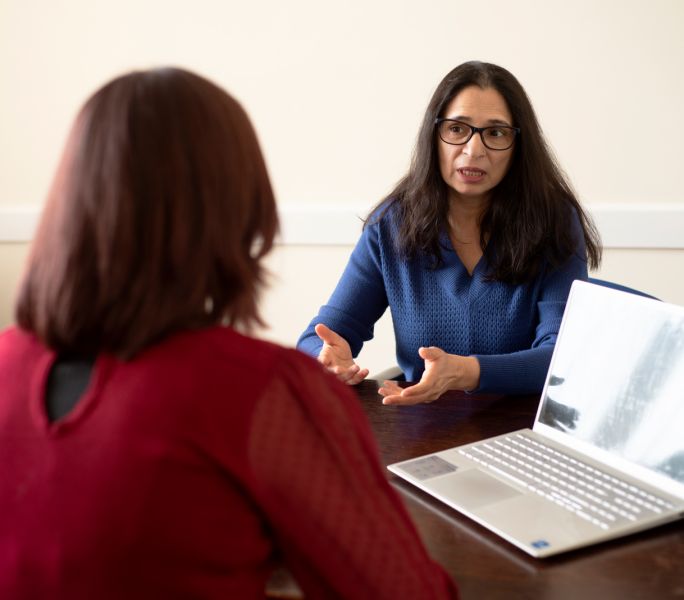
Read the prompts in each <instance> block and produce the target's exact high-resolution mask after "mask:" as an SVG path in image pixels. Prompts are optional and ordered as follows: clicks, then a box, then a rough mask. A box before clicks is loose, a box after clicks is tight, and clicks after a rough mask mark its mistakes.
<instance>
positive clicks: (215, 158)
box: [16, 68, 278, 358]
mask: <svg viewBox="0 0 684 600" xmlns="http://www.w3.org/2000/svg"><path fill="white" fill-rule="evenodd" d="M277 228H278V221H277V214H276V208H275V201H274V198H273V193H272V190H271V185H270V182H269V179H268V175H267V172H266V167H265V164H264V160H263V158H262V155H261V151H260V149H259V145H258V142H257V139H256V135H255V133H254V130H253V129H252V126H251V124H250V122H249V118H248V117H247V115H246V113H245V112H244V110H243V109H242V108H241V106H240V105H239V104H238V103H237V102H236V101H235V100H234V99H233V98H232V97H231V96H230V95H229V94H227V93H226V92H225V91H224V90H222V89H221V88H219V87H218V86H216V85H214V84H213V83H212V82H210V81H208V80H207V79H204V78H202V77H200V76H198V75H196V74H193V73H190V72H188V71H185V70H182V69H176V68H163V69H154V70H149V71H142V72H133V73H130V74H127V75H124V76H122V77H118V78H117V79H114V80H113V81H111V82H110V83H108V84H106V85H105V86H104V87H102V88H101V89H100V90H99V91H97V92H96V93H95V94H94V95H93V96H92V97H91V98H90V99H89V100H88V101H87V102H86V104H85V106H84V107H83V109H82V110H81V112H80V113H79V115H78V117H77V119H76V122H75V124H74V126H73V128H72V131H71V134H70V136H69V140H68V142H67V145H66V149H65V151H64V155H63V157H62V161H61V164H60V167H59V169H58V172H57V175H56V177H55V180H54V182H53V185H52V189H51V191H50V194H49V196H48V201H47V204H46V207H45V210H44V212H43V216H42V219H41V223H40V226H39V228H38V232H37V235H36V238H35V241H34V244H33V248H32V252H31V256H30V258H29V263H28V268H27V271H26V274H25V277H24V281H23V283H22V286H21V288H20V291H19V296H18V300H17V306H16V317H17V322H18V324H19V326H20V327H22V328H23V329H26V330H28V331H31V332H34V333H35V334H36V335H37V336H38V337H39V338H40V339H41V340H42V341H43V342H44V343H45V344H46V345H47V346H49V347H51V348H53V349H55V350H56V351H57V352H59V353H69V354H77V355H93V354H96V353H98V352H100V351H107V352H112V353H114V354H117V355H119V356H121V357H123V358H128V357H131V356H133V355H134V354H135V353H137V352H138V351H140V350H142V349H143V348H145V347H147V346H149V345H151V344H153V343H154V342H156V341H158V340H160V339H161V338H163V337H164V336H166V335H168V334H170V333H172V332H175V331H179V330H184V329H192V328H199V327H205V326H210V325H215V324H217V323H219V322H221V321H224V322H227V323H229V324H232V325H240V326H243V327H245V328H247V329H249V327H251V326H252V325H253V324H254V323H255V322H256V323H260V322H261V321H260V318H259V315H258V311H257V306H256V302H257V295H258V289H259V287H260V285H261V284H262V283H263V278H264V273H263V269H262V267H261V264H260V259H261V258H262V257H263V256H264V255H265V254H266V253H267V252H268V251H269V250H270V248H271V246H272V244H273V238H274V235H275V234H276V232H277Z"/></svg>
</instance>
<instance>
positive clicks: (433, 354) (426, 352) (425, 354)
mask: <svg viewBox="0 0 684 600" xmlns="http://www.w3.org/2000/svg"><path fill="white" fill-rule="evenodd" d="M444 354H446V353H445V352H444V350H442V349H440V348H436V347H435V346H430V347H429V348H418V356H420V357H421V358H422V359H423V360H437V359H438V358H440V357H442V356H443V355H444Z"/></svg>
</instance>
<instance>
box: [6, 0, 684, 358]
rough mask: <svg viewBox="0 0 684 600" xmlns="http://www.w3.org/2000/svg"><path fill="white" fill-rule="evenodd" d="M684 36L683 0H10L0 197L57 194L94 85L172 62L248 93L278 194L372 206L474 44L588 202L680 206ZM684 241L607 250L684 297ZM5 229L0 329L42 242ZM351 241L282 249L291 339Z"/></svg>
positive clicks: (271, 315) (615, 269)
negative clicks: (62, 162) (525, 103)
mask: <svg viewBox="0 0 684 600" xmlns="http://www.w3.org/2000/svg"><path fill="white" fill-rule="evenodd" d="M683 31H684V2H682V1H681V0H651V1H649V2H642V1H641V0H602V1H596V0H574V1H572V2H568V1H567V0H546V1H542V0H516V1H515V2H511V1H510V0H489V1H488V2H486V3H483V2H480V3H476V4H473V3H472V2H471V1H469V0H468V1H466V0H426V1H424V2H415V1H414V0H373V1H368V0H350V1H348V2H327V1H325V0H288V1H287V2H276V1H271V2H268V1H265V0H255V1H253V2H244V1H240V2H237V1H230V0H195V1H194V2H186V1H185V0H118V1H117V2H93V1H92V0H60V1H59V2H46V1H41V0H0V89H2V94H0V209H1V208H3V207H6V208H9V207H17V206H19V207H22V206H39V205H40V204H41V203H42V199H43V197H44V194H45V191H46V189H47V186H48V184H49V180H50V177H51V175H52V172H53V169H54V167H55V164H56V161H57V158H58V155H59V152H60V148H61V145H62V143H63V139H64V136H65V133H66V131H67V128H68V126H69V124H70V121H71V119H72V118H73V115H74V114H75V112H76V110H77V109H78V107H79V106H80V104H81V102H82V101H83V100H84V99H85V97H86V96H87V95H88V94H90V93H91V92H92V91H93V90H94V89H95V88H96V87H97V86H99V85H100V84H102V83H103V82H104V81H106V80H107V79H109V78H110V77H112V76H114V75H115V74H118V73H120V72H123V71H127V70H130V69H132V68H139V67H147V66H151V65H160V64H177V65H180V66H185V67H188V68H191V69H194V70H197V71H199V72H200V73H203V74H205V75H207V76H209V77H211V78H214V79H216V80H217V81H218V82H220V83H221V84H222V85H224V86H225V87H226V88H227V89H228V90H230V91H231V92H233V93H234V94H235V95H236V96H237V97H238V98H239V99H240V100H241V101H242V102H243V103H244V104H245V106H246V108H247V110H248V112H249V113H250V115H251V116H252V118H253V121H254V123H255V126H256V128H257V130H258V133H259V136H260V139H261V141H262V144H263V147H264V151H265V154H266V157H267V162H268V164H269V169H270V172H271V174H272V178H273V182H274V186H275V189H276V192H277V195H278V199H279V202H280V204H281V206H288V205H292V204H295V203H297V204H301V205H308V206H311V207H317V206H321V205H328V204H338V205H345V204H351V203H354V204H362V205H364V206H371V205H372V204H373V203H374V202H375V201H377V200H378V199H379V198H380V197H381V196H382V195H383V194H384V193H385V192H386V191H388V189H389V188H390V187H391V186H392V184H393V183H394V182H395V181H396V180H398V179H399V178H400V177H401V175H402V174H403V171H404V169H405V168H406V165H407V164H408V160H409V157H410V150H411V146H412V144H413V141H414V138H415V135H416V132H417V128H418V125H419V122H420V120H421V116H422V113H423V110H424V108H425V106H426V104H427V102H428V100H429V97H430V95H431V93H432V91H433V89H434V87H435V86H436V84H437V83H438V81H439V80H440V79H441V78H442V76H443V75H444V74H445V73H446V72H447V71H448V70H450V69H451V68H452V67H453V66H455V65H457V64H459V63H460V62H462V61H464V60H469V59H474V58H478V59H482V60H488V61H492V62H496V63H499V64H501V65H503V66H505V67H507V68H509V69H510V70H511V71H512V72H513V73H515V74H516V75H517V76H518V77H519V79H520V80H521V82H522V83H523V85H524V86H525V87H526V89H527V90H528V93H529V95H530V97H531V99H532V101H533V103H534V105H535V108H536V110H537V112H538V115H539V118H540V121H541V123H542V125H543V127H544V129H545V131H546V133H547V136H548V137H549V140H550V142H551V144H552V146H553V148H554V149H555V151H556V153H557V154H558V157H559V159H560V162H561V164H562V165H563V167H564V168H565V169H566V171H567V172H568V174H569V176H570V178H571V179H572V181H573V183H574V185H575V186H576V188H577V190H578V192H579V194H580V196H581V198H582V200H583V201H584V202H585V203H588V204H592V203H618V202H620V203H627V204H641V205H645V206H648V205H649V204H650V203H652V202H656V203H659V204H665V205H673V206H674V205H681V204H682V203H683V202H684V198H683V197H682V192H681V184H680V181H679V174H680V173H681V157H682V148H681V140H680V136H679V135H676V134H675V135H673V134H672V132H673V131H675V132H676V124H678V123H681V122H682V120H683V119H682V117H683V115H682V111H683V108H682V107H684V42H683V39H684V36H683V35H682V32H683ZM671 125H675V128H674V129H673V128H672V127H671ZM2 214H3V213H2V212H1V211H0V219H1V218H2ZM679 222H681V221H679ZM2 225H3V223H0V230H1V229H2ZM664 225H667V224H664ZM625 233H626V234H627V235H629V234H630V233H631V232H629V231H627V232H625ZM19 237H20V239H21V236H19ZM675 237H676V236H675ZM681 238H682V243H681V244H678V243H675V244H674V248H672V249H648V248H629V247H627V248H610V249H609V250H608V251H607V252H606V257H605V261H604V266H603V268H602V270H601V272H600V275H602V276H604V277H606V278H608V279H614V280H616V281H621V282H623V283H626V284H631V285H633V286H635V287H638V288H641V289H644V290H647V291H650V292H652V293H654V294H656V295H658V296H660V297H662V298H663V299H665V300H669V301H672V302H676V303H679V304H684V288H683V287H682V286H683V285H684V284H683V283H682V280H684V278H683V277H682V273H684V228H682V235H681ZM10 239H15V238H14V237H13V235H12V232H11V231H10V232H9V233H8V234H6V235H5V237H3V235H0V325H5V324H7V323H8V322H9V321H10V319H11V316H10V315H11V308H10V307H11V303H12V297H13V294H14V289H15V287H16V283H17V281H18V278H19V273H20V271H21V265H22V262H23V260H24V257H25V254H26V248H27V246H26V244H25V243H8V240H10ZM26 239H28V238H26ZM627 246H629V244H627ZM349 251H350V246H349V245H341V246H301V245H297V244H296V243H295V244H288V245H286V246H281V247H279V248H278V249H277V250H276V252H275V253H274V254H273V256H272V257H271V258H270V260H269V264H270V265H271V267H272V269H273V271H274V272H275V273H276V274H277V278H276V279H275V280H274V283H273V286H272V287H271V289H270V290H269V291H268V292H267V293H266V294H265V295H264V313H265V316H266V318H267V320H268V321H269V322H270V323H271V324H272V329H271V330H270V331H268V332H266V333H265V335H267V336H268V337H271V338H273V339H276V340H278V341H281V342H284V343H293V342H294V341H295V339H296V337H297V335H298V333H299V331H300V330H301V329H302V328H303V327H304V326H305V324H306V323H307V322H308V320H309V319H310V318H311V316H313V314H314V313H315V312H316V310H317V308H318V306H319V305H320V304H322V303H323V302H324V301H325V300H326V299H327V296H328V295H329V293H330V292H331V290H332V288H333V286H334V284H335V282H336V280H337V277H338V276H339V274H340V272H341V270H342V268H343V266H344V263H345V261H346V258H347V256H348V253H349ZM379 330H380V332H381V335H380V336H379V337H380V338H381V339H380V340H378V342H375V343H373V344H370V345H369V346H368V348H367V349H365V350H364V357H363V360H366V364H368V366H369V367H371V368H372V369H376V368H380V367H382V366H384V365H385V364H387V362H388V361H391V355H392V352H391V346H392V342H391V335H390V334H389V327H388V324H387V322H386V319H385V320H384V321H383V322H382V323H381V324H380V326H379Z"/></svg>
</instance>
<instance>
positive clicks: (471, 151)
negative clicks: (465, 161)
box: [463, 131, 487, 158]
mask: <svg viewBox="0 0 684 600" xmlns="http://www.w3.org/2000/svg"><path fill="white" fill-rule="evenodd" d="M486 151H487V147H486V146H485V145H484V143H483V142H482V136H481V135H480V132H479V131H478V132H477V133H474V134H473V136H472V137H471V138H470V139H469V140H468V141H467V143H466V144H465V146H464V147H463V152H464V153H465V154H467V155H468V156H472V157H473V158H475V157H478V156H483V155H484V154H485V152H486Z"/></svg>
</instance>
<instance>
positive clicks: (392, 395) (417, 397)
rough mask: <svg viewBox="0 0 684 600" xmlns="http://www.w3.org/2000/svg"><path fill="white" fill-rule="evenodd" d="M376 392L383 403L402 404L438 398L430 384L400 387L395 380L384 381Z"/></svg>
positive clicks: (430, 400) (406, 404)
mask: <svg viewBox="0 0 684 600" xmlns="http://www.w3.org/2000/svg"><path fill="white" fill-rule="evenodd" d="M378 393H379V394H380V395H381V396H382V397H383V399H382V403H383V404H394V405H402V406H408V405H412V404H422V403H426V402H433V401H434V400H437V398H439V393H438V392H436V391H435V390H434V388H433V387H432V386H431V385H428V384H424V383H417V384H416V385H412V386H411V387H407V388H402V387H400V386H399V385H397V383H396V382H395V381H385V382H384V383H383V386H382V387H381V388H380V389H379V390H378Z"/></svg>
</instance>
